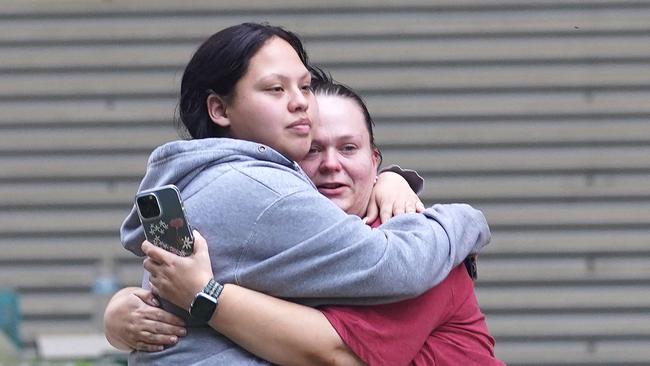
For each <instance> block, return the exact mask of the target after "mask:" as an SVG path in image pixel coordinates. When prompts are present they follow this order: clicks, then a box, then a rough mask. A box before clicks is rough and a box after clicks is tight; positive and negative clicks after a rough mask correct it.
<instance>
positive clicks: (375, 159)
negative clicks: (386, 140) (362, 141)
mask: <svg viewBox="0 0 650 366" xmlns="http://www.w3.org/2000/svg"><path fill="white" fill-rule="evenodd" d="M371 159H372V164H373V165H374V166H375V170H377V169H379V163H380V161H379V159H381V154H380V153H379V149H377V148H376V147H373V148H372V156H371Z"/></svg>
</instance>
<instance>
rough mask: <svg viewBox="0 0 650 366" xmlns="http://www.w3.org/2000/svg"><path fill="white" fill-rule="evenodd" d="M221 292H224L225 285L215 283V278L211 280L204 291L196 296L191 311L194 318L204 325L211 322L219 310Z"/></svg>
mask: <svg viewBox="0 0 650 366" xmlns="http://www.w3.org/2000/svg"><path fill="white" fill-rule="evenodd" d="M221 291H223V285H222V284H220V283H219V282H217V281H215V280H214V278H212V279H210V281H209V282H208V284H207V285H205V287H204V288H203V290H202V291H201V292H199V293H197V294H196V295H195V296H194V300H193V301H192V305H190V309H189V313H190V315H191V316H192V318H194V319H196V320H200V321H202V322H204V323H207V322H209V321H210V319H211V318H212V315H213V314H214V311H215V310H216V309H217V304H218V303H219V295H221Z"/></svg>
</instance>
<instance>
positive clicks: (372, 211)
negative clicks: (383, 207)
mask: <svg viewBox="0 0 650 366" xmlns="http://www.w3.org/2000/svg"><path fill="white" fill-rule="evenodd" d="M378 214H379V207H377V204H376V202H375V201H370V204H369V205H368V211H366V217H364V218H363V223H364V224H372V223H373V222H375V220H377V217H378Z"/></svg>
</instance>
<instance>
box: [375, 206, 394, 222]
mask: <svg viewBox="0 0 650 366" xmlns="http://www.w3.org/2000/svg"><path fill="white" fill-rule="evenodd" d="M393 207H394V206H393V205H392V204H384V205H382V206H381V207H380V209H379V217H380V218H381V223H382V224H383V223H385V222H386V221H388V219H390V218H391V217H393Z"/></svg>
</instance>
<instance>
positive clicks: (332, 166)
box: [319, 149, 341, 173]
mask: <svg viewBox="0 0 650 366" xmlns="http://www.w3.org/2000/svg"><path fill="white" fill-rule="evenodd" d="M322 156H323V160H321V163H320V165H319V169H320V171H321V173H327V172H336V171H339V170H341V162H340V161H339V157H338V153H337V152H336V149H326V150H325V151H323V155H322Z"/></svg>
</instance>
